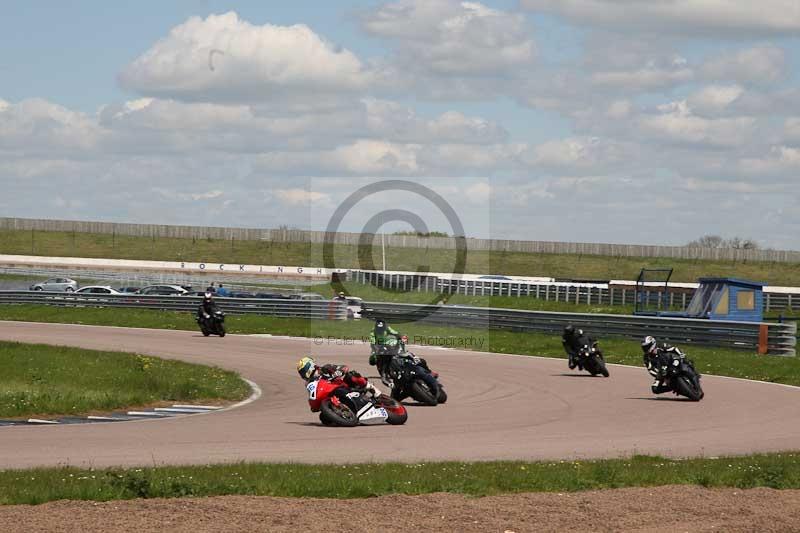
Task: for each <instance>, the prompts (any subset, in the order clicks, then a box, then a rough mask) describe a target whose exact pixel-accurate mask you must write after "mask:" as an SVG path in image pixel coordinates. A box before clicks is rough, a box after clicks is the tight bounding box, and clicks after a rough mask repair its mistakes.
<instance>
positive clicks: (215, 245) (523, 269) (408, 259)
mask: <svg viewBox="0 0 800 533" xmlns="http://www.w3.org/2000/svg"><path fill="white" fill-rule="evenodd" d="M0 253H2V254H21V255H42V256H62V257H100V258H115V259H151V260H160V261H206V262H220V263H231V264H232V263H244V264H262V265H275V264H282V265H303V266H323V260H322V245H315V244H310V243H273V242H269V241H230V240H211V239H162V238H158V239H152V238H149V237H127V236H121V235H117V236H112V235H105V234H93V233H72V232H68V231H65V232H45V231H37V232H30V231H13V230H1V231H0ZM379 256H380V248H374V247H371V246H364V247H358V246H344V245H337V246H336V265H335V266H336V267H338V268H367V265H368V263H369V261H365V258H368V257H373V258H375V259H373V261H372V264H374V265H379V264H380V260H379ZM466 259H467V261H466V271H467V272H468V273H479V274H509V275H522V276H552V277H556V278H570V279H596V280H608V279H636V276H637V275H638V274H639V271H640V270H641V269H642V268H643V267H649V268H665V267H672V268H674V269H675V274H674V276H673V279H672V280H673V281H697V278H699V277H702V276H735V277H740V278H748V279H754V280H758V281H763V282H766V283H768V284H770V285H800V269H798V268H797V265H796V264H791V263H763V262H733V261H731V262H724V261H699V260H678V259H669V258H638V257H606V256H592V255H557V254H531V253H516V252H514V253H511V252H491V254H490V253H489V252H479V251H472V252H469V253H468V254H467V258H466ZM386 264H387V268H388V269H390V270H417V269H418V267H420V266H427V267H428V268H429V270H430V271H432V272H451V271H452V268H453V265H454V264H455V251H453V250H441V249H435V250H432V249H422V248H394V247H391V248H389V249H387V250H386Z"/></svg>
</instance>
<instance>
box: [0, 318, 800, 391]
mask: <svg viewBox="0 0 800 533" xmlns="http://www.w3.org/2000/svg"><path fill="white" fill-rule="evenodd" d="M0 317H3V319H4V320H20V321H29V322H56V323H67V324H94V325H101V326H123V327H143V328H156V329H174V330H186V331H195V330H196V329H197V325H196V324H195V321H194V318H193V317H192V315H191V314H190V313H179V312H172V311H151V310H144V309H115V310H114V312H113V313H109V312H108V311H107V310H105V309H91V308H58V307H47V306H38V305H13V306H12V305H4V306H0ZM393 326H394V327H396V328H398V329H400V331H403V332H404V333H407V334H408V335H409V338H410V341H411V342H412V343H413V344H423V345H424V344H428V345H438V346H452V347H456V348H463V349H468V350H477V351H482V352H496V353H508V354H523V355H538V356H542V357H564V351H563V349H562V347H561V340H560V337H559V336H557V335H543V334H537V333H515V332H511V331H501V330H483V329H463V328H451V327H440V326H430V325H425V324H421V323H413V324H408V325H406V324H402V323H393ZM225 327H226V329H227V330H228V332H229V333H243V334H253V333H261V334H263V333H270V334H273V335H291V336H297V337H313V338H316V339H317V343H318V346H320V349H324V347H325V346H326V345H328V344H335V343H340V342H342V339H347V341H348V342H349V341H352V343H353V344H354V346H353V349H354V350H355V351H356V353H359V351H361V352H363V353H364V366H365V368H366V365H367V357H368V355H369V346H368V345H362V339H366V337H367V336H368V335H369V332H370V329H371V327H372V323H371V322H369V321H366V320H364V321H358V320H347V321H344V320H336V321H333V320H305V319H292V318H274V317H267V316H248V315H228V316H227V317H226V318H225ZM601 347H602V348H603V350H604V353H605V354H606V360H607V361H608V362H609V363H620V364H627V365H633V366H639V365H641V364H642V361H641V349H640V348H639V343H638V342H637V341H629V340H623V339H613V338H608V339H602V340H601ZM683 348H685V351H686V352H687V353H688V354H689V356H690V357H691V358H692V359H694V361H695V364H696V366H697V369H698V370H699V371H700V372H702V373H708V374H717V375H722V376H732V377H739V378H746V379H758V380H762V381H771V382H775V383H786V384H789V385H800V358H798V357H772V356H759V355H756V354H751V353H747V352H742V351H736V350H728V349H722V348H700V347H692V346H688V347H686V346H685V347H683ZM565 368H566V366H565ZM612 372H613V370H612ZM642 372H645V371H644V369H642Z"/></svg>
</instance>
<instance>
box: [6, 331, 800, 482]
mask: <svg viewBox="0 0 800 533" xmlns="http://www.w3.org/2000/svg"><path fill="white" fill-rule="evenodd" d="M0 339H3V340H15V341H22V342H31V343H47V344H60V345H68V346H79V347H83V348H90V349H101V350H122V351H131V352H138V353H143V354H149V355H157V356H161V357H167V358H175V359H181V360H185V361H190V362H194V363H205V364H217V365H219V366H223V367H225V368H230V369H234V370H237V371H239V372H240V373H241V374H242V376H243V377H245V378H248V379H250V380H252V381H254V382H255V383H257V384H258V385H259V386H260V387H261V389H262V391H263V395H262V396H261V398H260V399H258V400H256V401H255V402H253V403H250V404H248V405H245V406H243V407H239V408H237V409H233V410H230V411H225V412H221V413H212V414H207V415H205V414H204V415H193V416H190V417H185V418H177V419H167V420H148V421H135V422H114V423H108V424H103V423H99V424H82V425H65V426H43V427H31V426H14V427H3V428H0V468H22V467H33V466H46V465H50V466H52V465H71V466H96V467H103V466H113V465H125V466H133V465H151V466H152V465H154V464H156V465H160V464H187V463H202V464H206V463H219V462H235V461H269V462H276V461H277V462H369V461H403V462H418V461H423V460H493V459H533V460H535V459H564V458H599V457H615V456H626V455H631V454H633V453H644V454H661V455H667V456H675V457H684V456H699V455H704V456H717V455H723V454H745V453H751V452H768V451H780V450H791V449H797V448H800V423H798V417H799V416H800V388H793V387H787V386H781V385H772V384H765V383H758V382H748V381H742V380H734V379H728V378H719V377H713V376H705V377H704V378H703V386H704V389H705V392H706V397H705V399H704V400H703V401H701V402H700V403H691V402H688V401H684V400H678V399H676V398H677V397H675V396H673V395H671V394H670V395H665V396H664V397H663V399H656V397H654V396H653V395H652V394H651V393H650V387H649V385H650V376H649V375H648V374H647V372H646V371H645V370H644V369H643V368H628V367H620V366H610V371H611V378H609V379H603V378H591V377H588V375H586V376H585V377H584V375H585V373H577V372H576V373H572V372H569V371H568V370H567V365H566V362H565V361H564V360H563V359H545V358H534V357H519V356H504V355H492V354H483V353H476V352H468V351H457V350H437V349H426V348H419V349H415V352H416V353H418V354H420V355H423V356H425V357H426V358H427V359H428V361H429V363H430V365H431V366H432V367H433V368H434V369H435V370H437V371H439V372H440V374H441V375H442V381H443V383H444V384H445V387H446V389H447V392H448V395H449V400H448V403H447V404H445V405H442V406H439V407H435V408H430V407H418V406H411V407H409V418H408V423H407V424H406V425H405V426H396V427H395V426H385V425H384V426H373V427H356V428H326V427H323V426H322V425H321V424H320V423H319V421H318V418H317V415H316V414H313V413H311V412H310V411H309V410H308V406H307V402H306V397H305V388H304V386H303V383H302V381H301V380H300V378H299V377H298V376H297V374H296V372H295V362H296V361H297V359H298V358H299V357H301V356H302V355H304V354H313V355H314V356H315V357H317V358H318V359H319V360H321V361H325V362H339V363H345V364H349V365H351V366H352V367H354V368H357V369H361V370H362V371H363V372H366V373H368V374H372V373H374V369H373V368H372V367H369V366H368V365H367V356H368V353H367V352H368V348H367V347H365V346H328V345H321V346H317V345H314V344H313V343H312V341H311V340H309V339H287V338H280V337H274V338H264V337H251V336H239V335H229V336H227V337H225V338H224V339H220V338H216V337H212V338H204V337H202V336H201V335H200V333H199V332H197V333H195V332H185V331H159V330H137V329H121V328H104V327H94V326H70V325H59V324H29V323H18V322H0ZM354 352H355V353H354ZM699 370H701V371H702V369H701V368H700V369H699Z"/></svg>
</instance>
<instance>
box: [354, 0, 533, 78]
mask: <svg viewBox="0 0 800 533" xmlns="http://www.w3.org/2000/svg"><path fill="white" fill-rule="evenodd" d="M362 23H363V26H364V28H365V29H366V30H367V31H369V32H370V33H372V34H373V35H378V36H381V37H388V38H391V39H393V40H395V41H396V42H397V43H398V45H399V48H400V53H401V56H403V57H404V59H405V60H406V61H407V63H408V64H409V65H410V66H413V67H414V68H420V67H423V68H426V69H428V70H430V71H432V72H435V73H438V74H441V75H462V74H467V75H474V74H478V73H496V72H502V71H507V70H508V69H510V68H513V67H518V66H520V65H525V64H528V63H530V62H531V61H532V60H533V59H534V57H535V55H536V46H535V44H534V42H533V39H532V38H531V36H530V35H529V32H528V29H527V27H526V22H525V18H524V17H523V16H522V15H520V14H517V13H508V12H504V11H500V10H496V9H490V8H488V7H486V6H485V5H483V4H480V3H478V2H459V1H457V0H400V1H398V2H393V3H389V4H385V5H382V6H380V7H378V8H377V9H375V10H373V11H370V12H367V13H365V14H364V15H363V16H362Z"/></svg>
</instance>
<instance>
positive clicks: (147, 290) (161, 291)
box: [136, 285, 189, 296]
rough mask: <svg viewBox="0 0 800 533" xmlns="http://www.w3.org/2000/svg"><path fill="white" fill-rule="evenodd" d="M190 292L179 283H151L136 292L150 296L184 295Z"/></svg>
mask: <svg viewBox="0 0 800 533" xmlns="http://www.w3.org/2000/svg"><path fill="white" fill-rule="evenodd" d="M188 293H189V291H187V290H186V289H184V288H183V287H180V286H178V285H150V286H147V287H144V288H142V289H139V290H138V291H136V294H147V295H150V296H183V295H184V294H188Z"/></svg>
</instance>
